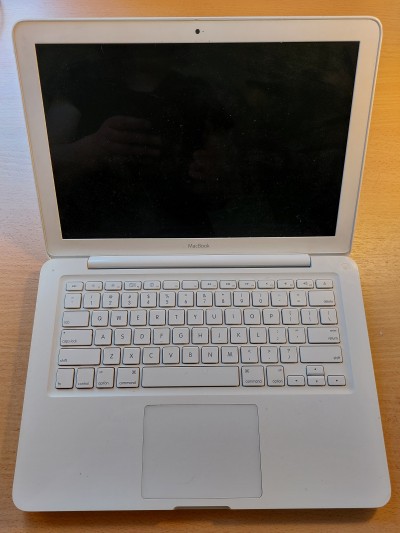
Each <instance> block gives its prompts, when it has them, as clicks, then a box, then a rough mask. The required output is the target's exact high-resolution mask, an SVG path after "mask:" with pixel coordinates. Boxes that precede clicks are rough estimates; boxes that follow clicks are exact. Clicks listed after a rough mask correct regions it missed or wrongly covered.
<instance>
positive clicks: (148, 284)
mask: <svg viewBox="0 0 400 533" xmlns="http://www.w3.org/2000/svg"><path fill="white" fill-rule="evenodd" d="M143 289H144V290H145V291H149V290H150V291H152V290H159V289H161V281H144V282H143Z"/></svg>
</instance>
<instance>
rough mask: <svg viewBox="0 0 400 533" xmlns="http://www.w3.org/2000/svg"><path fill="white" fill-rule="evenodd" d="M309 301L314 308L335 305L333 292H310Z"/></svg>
mask: <svg viewBox="0 0 400 533" xmlns="http://www.w3.org/2000/svg"><path fill="white" fill-rule="evenodd" d="M308 301H309V302H310V305H311V306H313V307H325V306H330V305H335V295H334V293H333V291H309V293H308Z"/></svg>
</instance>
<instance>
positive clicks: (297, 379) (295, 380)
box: [287, 376, 306, 387]
mask: <svg viewBox="0 0 400 533" xmlns="http://www.w3.org/2000/svg"><path fill="white" fill-rule="evenodd" d="M287 384H288V385H289V386H290V387H304V385H305V384H306V380H305V377H304V376H288V377H287Z"/></svg>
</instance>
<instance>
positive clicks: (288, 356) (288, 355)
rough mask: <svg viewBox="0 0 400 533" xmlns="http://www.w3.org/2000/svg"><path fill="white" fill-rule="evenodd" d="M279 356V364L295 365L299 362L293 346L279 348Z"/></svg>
mask: <svg viewBox="0 0 400 533" xmlns="http://www.w3.org/2000/svg"><path fill="white" fill-rule="evenodd" d="M280 355H281V363H297V361H298V360H299V357H298V354H297V348H296V347H295V346H281V348H280Z"/></svg>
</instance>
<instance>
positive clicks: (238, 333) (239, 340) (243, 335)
mask: <svg viewBox="0 0 400 533" xmlns="http://www.w3.org/2000/svg"><path fill="white" fill-rule="evenodd" d="M231 342H232V343H233V344H246V343H247V329H246V328H231Z"/></svg>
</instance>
